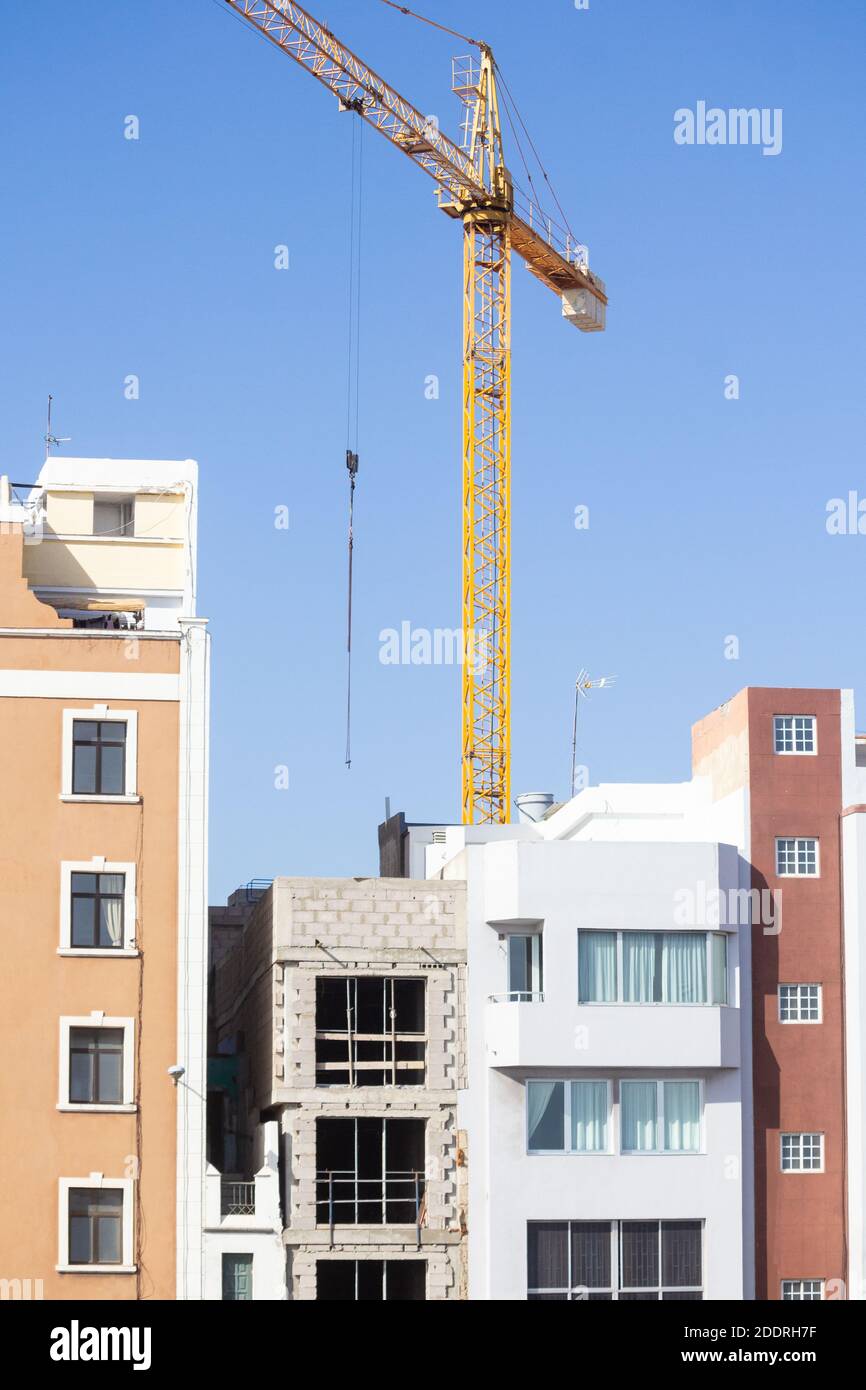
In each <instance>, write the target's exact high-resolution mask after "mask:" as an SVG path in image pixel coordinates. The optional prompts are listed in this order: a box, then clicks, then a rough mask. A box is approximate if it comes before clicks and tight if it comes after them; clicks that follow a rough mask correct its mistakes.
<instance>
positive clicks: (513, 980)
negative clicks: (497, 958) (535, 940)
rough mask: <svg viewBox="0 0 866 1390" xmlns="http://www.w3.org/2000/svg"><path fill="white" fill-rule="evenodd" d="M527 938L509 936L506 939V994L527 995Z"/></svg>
mask: <svg viewBox="0 0 866 1390" xmlns="http://www.w3.org/2000/svg"><path fill="white" fill-rule="evenodd" d="M530 970H531V964H530V958H529V937H528V936H509V938H508V993H509V994H529V993H530V992H531V989H532V984H531V981H530Z"/></svg>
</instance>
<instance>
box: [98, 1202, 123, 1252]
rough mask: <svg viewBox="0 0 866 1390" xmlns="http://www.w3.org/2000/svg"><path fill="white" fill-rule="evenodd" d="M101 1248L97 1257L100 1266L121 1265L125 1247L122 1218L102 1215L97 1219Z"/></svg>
mask: <svg viewBox="0 0 866 1390" xmlns="http://www.w3.org/2000/svg"><path fill="white" fill-rule="evenodd" d="M96 1223H97V1227H98V1230H97V1235H98V1240H99V1248H98V1251H97V1256H98V1260H99V1263H100V1264H120V1261H121V1257H122V1253H123V1245H122V1231H121V1226H122V1222H121V1218H120V1217H119V1216H113V1215H102V1214H100V1215H99V1216H98V1217H97V1218H96Z"/></svg>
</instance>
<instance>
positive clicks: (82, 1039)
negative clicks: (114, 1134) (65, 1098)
mask: <svg viewBox="0 0 866 1390" xmlns="http://www.w3.org/2000/svg"><path fill="white" fill-rule="evenodd" d="M69 1100H70V1103H71V1104H72V1105H76V1104H84V1105H120V1104H122V1102H123V1029H122V1028H71V1029H70V1030H69Z"/></svg>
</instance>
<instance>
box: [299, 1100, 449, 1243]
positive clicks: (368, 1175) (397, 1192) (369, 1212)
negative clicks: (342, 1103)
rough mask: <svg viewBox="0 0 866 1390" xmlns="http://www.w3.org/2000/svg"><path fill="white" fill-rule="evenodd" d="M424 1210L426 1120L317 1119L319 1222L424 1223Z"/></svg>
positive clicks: (385, 1224) (411, 1224) (350, 1224)
mask: <svg viewBox="0 0 866 1390" xmlns="http://www.w3.org/2000/svg"><path fill="white" fill-rule="evenodd" d="M423 1214H424V1121H423V1120H386V1119H374V1118H371V1117H367V1116H359V1117H358V1118H357V1119H338V1120H337V1119H322V1120H317V1121H316V1221H317V1222H318V1223H319V1225H323V1226H331V1227H332V1228H333V1227H334V1226H391V1225H395V1226H418V1227H420V1226H421V1224H422V1222H423Z"/></svg>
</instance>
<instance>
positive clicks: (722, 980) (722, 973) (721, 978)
mask: <svg viewBox="0 0 866 1390" xmlns="http://www.w3.org/2000/svg"><path fill="white" fill-rule="evenodd" d="M727 1002H728V942H727V938H726V937H725V936H724V935H723V934H722V933H721V932H716V933H714V935H713V1003H714V1004H727Z"/></svg>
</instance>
